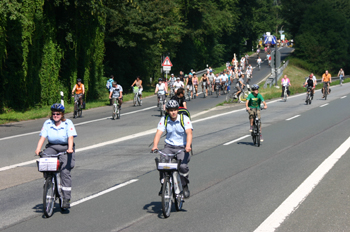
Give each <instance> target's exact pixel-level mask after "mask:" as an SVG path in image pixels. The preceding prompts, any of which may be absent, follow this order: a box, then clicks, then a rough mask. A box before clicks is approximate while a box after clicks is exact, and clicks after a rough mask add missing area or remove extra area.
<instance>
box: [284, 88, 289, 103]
mask: <svg viewBox="0 0 350 232" xmlns="http://www.w3.org/2000/svg"><path fill="white" fill-rule="evenodd" d="M288 87H289V85H287V86H285V87H284V92H283V101H284V102H286V101H287V97H288V94H287V93H288Z"/></svg>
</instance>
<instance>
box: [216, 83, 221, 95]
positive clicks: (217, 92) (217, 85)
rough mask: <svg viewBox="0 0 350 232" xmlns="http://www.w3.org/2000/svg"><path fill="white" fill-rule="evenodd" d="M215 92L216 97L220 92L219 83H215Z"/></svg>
mask: <svg viewBox="0 0 350 232" xmlns="http://www.w3.org/2000/svg"><path fill="white" fill-rule="evenodd" d="M215 92H216V97H219V94H220V84H219V83H218V84H215Z"/></svg>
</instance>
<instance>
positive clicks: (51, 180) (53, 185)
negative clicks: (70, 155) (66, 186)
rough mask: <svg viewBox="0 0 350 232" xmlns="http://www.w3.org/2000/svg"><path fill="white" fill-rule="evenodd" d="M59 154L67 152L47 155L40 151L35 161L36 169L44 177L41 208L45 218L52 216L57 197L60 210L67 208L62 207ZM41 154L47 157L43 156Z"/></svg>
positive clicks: (62, 153)
mask: <svg viewBox="0 0 350 232" xmlns="http://www.w3.org/2000/svg"><path fill="white" fill-rule="evenodd" d="M61 155H67V152H60V153H58V154H56V155H48V154H45V153H43V152H40V153H39V156H40V159H39V160H37V161H36V163H37V167H38V171H39V172H42V173H43V175H44V178H45V183H44V186H43V188H44V190H43V210H44V215H45V216H46V217H47V218H49V217H51V216H52V214H53V210H54V207H55V201H56V199H57V198H58V199H59V204H60V209H61V211H66V210H68V209H67V208H63V207H62V205H63V194H62V185H61V174H60V166H61V165H62V163H61V162H60V161H59V157H60V156H61ZM43 156H47V157H45V158H43Z"/></svg>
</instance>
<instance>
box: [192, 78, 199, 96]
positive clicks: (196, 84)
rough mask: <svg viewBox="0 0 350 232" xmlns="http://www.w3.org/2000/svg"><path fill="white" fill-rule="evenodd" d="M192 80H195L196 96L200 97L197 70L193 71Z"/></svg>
mask: <svg viewBox="0 0 350 232" xmlns="http://www.w3.org/2000/svg"><path fill="white" fill-rule="evenodd" d="M192 82H193V86H194V88H195V90H196V96H197V97H198V83H199V81H198V77H197V74H196V73H195V72H193V78H192Z"/></svg>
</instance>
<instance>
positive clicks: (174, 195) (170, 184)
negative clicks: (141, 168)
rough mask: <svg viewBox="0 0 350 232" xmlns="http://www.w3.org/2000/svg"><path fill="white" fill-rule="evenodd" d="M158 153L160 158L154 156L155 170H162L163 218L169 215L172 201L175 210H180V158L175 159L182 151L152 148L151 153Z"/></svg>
mask: <svg viewBox="0 0 350 232" xmlns="http://www.w3.org/2000/svg"><path fill="white" fill-rule="evenodd" d="M158 152H159V153H160V159H159V158H158V157H157V158H155V162H156V166H157V170H158V171H160V172H163V174H164V175H163V179H162V180H164V181H163V186H162V195H161V196H162V211H163V215H164V217H165V218H168V217H170V212H171V206H172V203H173V201H174V203H175V209H176V211H180V210H181V209H182V206H183V202H184V194H183V189H182V183H181V177H180V173H179V167H180V164H181V160H177V158H176V157H177V154H179V153H180V152H183V150H179V151H178V152H176V153H175V154H165V153H163V152H161V151H158V150H154V151H153V153H158Z"/></svg>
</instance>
